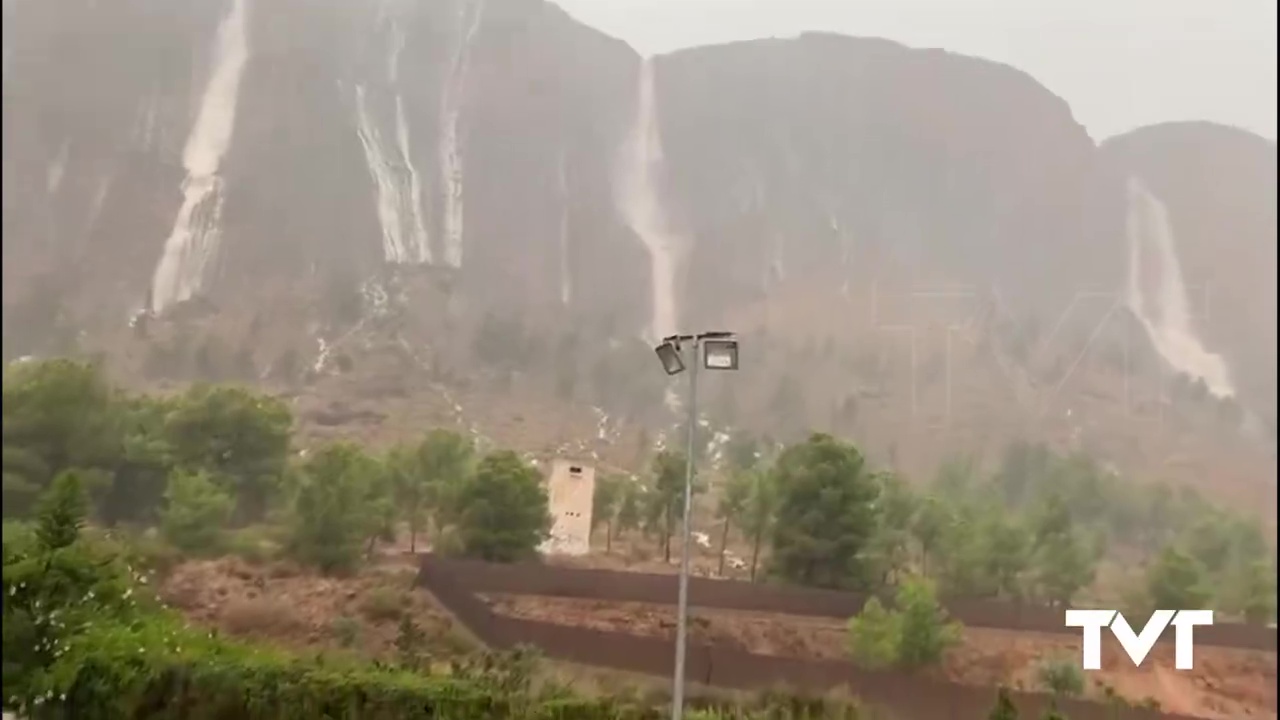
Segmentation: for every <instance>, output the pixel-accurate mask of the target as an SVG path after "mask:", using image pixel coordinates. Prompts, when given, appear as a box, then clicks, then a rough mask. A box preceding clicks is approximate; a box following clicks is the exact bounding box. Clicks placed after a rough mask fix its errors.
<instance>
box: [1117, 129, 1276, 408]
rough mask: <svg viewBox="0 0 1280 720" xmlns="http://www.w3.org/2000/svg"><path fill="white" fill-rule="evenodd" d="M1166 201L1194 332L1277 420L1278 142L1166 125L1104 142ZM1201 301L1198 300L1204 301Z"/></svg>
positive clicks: (1240, 133)
mask: <svg viewBox="0 0 1280 720" xmlns="http://www.w3.org/2000/svg"><path fill="white" fill-rule="evenodd" d="M1102 154H1103V155H1104V156H1105V157H1106V158H1107V160H1108V161H1109V162H1111V163H1112V164H1113V165H1114V166H1116V167H1119V168H1122V169H1123V170H1124V171H1125V172H1127V173H1129V174H1131V175H1133V176H1136V177H1138V178H1141V180H1142V181H1143V182H1144V183H1146V184H1147V185H1148V186H1149V187H1150V188H1151V190H1152V191H1153V192H1154V193H1155V194H1156V195H1158V196H1159V197H1160V198H1161V199H1162V200H1163V201H1164V204H1165V205H1166V206H1167V207H1168V212H1169V215H1170V218H1171V223H1170V224H1171V227H1172V230H1173V235H1174V237H1175V239H1176V247H1177V253H1178V258H1179V259H1180V261H1181V265H1182V273H1183V275H1184V277H1185V278H1186V279H1187V286H1188V289H1189V290H1190V291H1191V293H1190V294H1191V295H1192V296H1193V298H1194V300H1193V303H1192V304H1193V305H1195V306H1196V308H1195V310H1194V312H1195V314H1196V322H1195V326H1196V330H1197V332H1198V334H1199V335H1200V336H1202V337H1204V338H1205V339H1206V342H1207V343H1208V345H1209V346H1210V347H1211V348H1212V349H1214V350H1216V351H1217V352H1220V353H1223V354H1225V355H1226V356H1227V357H1228V358H1230V361H1231V362H1230V364H1231V370H1232V371H1233V375H1235V376H1236V377H1237V378H1238V389H1239V392H1240V394H1241V395H1242V396H1245V397H1248V398H1249V399H1250V401H1251V403H1252V404H1254V405H1256V406H1257V407H1258V408H1259V410H1260V411H1261V412H1262V413H1263V414H1264V416H1265V417H1267V418H1268V422H1269V423H1270V424H1271V427H1273V428H1274V426H1275V416H1276V415H1275V413H1276V405H1275V403H1276V391H1277V387H1276V319H1277V316H1276V293H1274V292H1272V291H1271V290H1272V288H1275V287H1276V144H1275V143H1274V142H1270V141H1268V140H1265V139H1263V138H1260V137H1258V136H1256V135H1254V134H1252V133H1249V132H1246V131H1244V130H1239V129H1237V128H1231V127H1226V126H1222V125H1216V124H1213V123H1205V122H1183V123H1166V124H1163V125H1155V126H1151V127H1145V128H1141V129H1138V130H1135V131H1133V132H1130V133H1126V134H1124V135H1121V136H1119V137H1115V138H1112V139H1110V140H1108V141H1107V142H1105V143H1103V144H1102ZM1196 301H1198V302H1196Z"/></svg>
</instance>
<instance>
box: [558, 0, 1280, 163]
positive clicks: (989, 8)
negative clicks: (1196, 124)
mask: <svg viewBox="0 0 1280 720" xmlns="http://www.w3.org/2000/svg"><path fill="white" fill-rule="evenodd" d="M555 2H557V3H558V4H559V5H561V6H562V7H564V8H565V9H566V10H568V11H569V12H570V13H571V14H573V15H574V16H575V17H577V18H578V19H580V20H582V21H583V22H585V23H587V24H589V25H592V26H594V27H597V28H599V29H600V30H603V31H604V32H606V33H609V34H610V35H613V36H615V37H619V38H622V39H623V40H625V41H627V42H628V43H630V44H631V45H632V46H633V47H634V48H636V50H638V51H640V52H642V53H645V54H653V53H662V52H667V51H670V50H674V49H677V48H681V47H688V46H692V45H706V44H712V43H721V42H729V41H733V40H744V39H749V38H758V37H787V36H792V35H795V34H797V33H799V32H801V31H806V30H827V31H832V32H839V33H844V34H847V35H865V36H878V37H886V38H890V39H892V40H897V41H898V42H901V43H904V44H906V45H911V46H915V47H940V48H945V49H947V50H954V51H956V52H961V53H965V54H967V55H977V56H981V57H985V58H990V59H992V60H998V61H1000V62H1005V63H1008V64H1010V65H1013V66H1015V67H1017V68H1020V69H1022V70H1025V71H1026V72H1028V73H1030V74H1031V75H1033V76H1035V78H1036V79H1037V80H1039V81H1040V82H1041V83H1042V84H1044V85H1045V86H1046V87H1048V88H1049V90H1051V91H1053V92H1054V93H1056V94H1057V95H1060V96H1062V97H1064V98H1065V99H1066V100H1067V102H1069V103H1070V104H1071V107H1072V110H1073V111H1074V112H1075V116H1076V119H1077V120H1079V121H1080V122H1081V123H1082V124H1084V125H1085V126H1086V127H1088V129H1089V132H1090V134H1092V135H1093V136H1094V138H1096V139H1102V138H1105V137H1108V136H1110V135H1114V134H1116V133H1121V132H1125V131H1127V130H1130V129H1132V128H1135V127H1138V126H1140V125H1148V124H1151V123H1157V122H1164V121H1169V120H1213V121H1215V122H1220V123H1226V124H1230V125H1237V126H1240V127H1243V128H1247V129H1249V130H1252V131H1253V132H1256V133H1258V134H1260V135H1263V136H1265V137H1268V138H1270V139H1272V140H1274V139H1275V138H1276V5H1277V0H555Z"/></svg>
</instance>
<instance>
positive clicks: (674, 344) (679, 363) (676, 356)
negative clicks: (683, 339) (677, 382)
mask: <svg viewBox="0 0 1280 720" xmlns="http://www.w3.org/2000/svg"><path fill="white" fill-rule="evenodd" d="M653 351H654V352H655V353H657V354H658V361H659V362H661V363H662V369H663V370H665V371H667V374H668V375H679V374H680V373H682V372H684V358H682V357H680V345H679V340H675V339H671V338H668V339H666V340H663V341H662V344H661V345H659V346H657V347H656V348H654V349H653Z"/></svg>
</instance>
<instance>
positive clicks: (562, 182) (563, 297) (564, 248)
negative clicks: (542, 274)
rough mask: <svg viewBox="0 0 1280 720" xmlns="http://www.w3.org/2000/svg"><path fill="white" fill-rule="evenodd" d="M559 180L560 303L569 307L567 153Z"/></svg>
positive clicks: (560, 167)
mask: <svg viewBox="0 0 1280 720" xmlns="http://www.w3.org/2000/svg"><path fill="white" fill-rule="evenodd" d="M557 180H558V181H559V186H558V187H559V191H560V247H559V251H560V303H561V304H563V305H568V304H569V301H570V300H571V299H572V297H573V277H572V275H571V273H570V267H569V168H568V159H567V158H566V157H565V153H564V152H563V151H562V152H561V153H560V164H559V166H558V173H557Z"/></svg>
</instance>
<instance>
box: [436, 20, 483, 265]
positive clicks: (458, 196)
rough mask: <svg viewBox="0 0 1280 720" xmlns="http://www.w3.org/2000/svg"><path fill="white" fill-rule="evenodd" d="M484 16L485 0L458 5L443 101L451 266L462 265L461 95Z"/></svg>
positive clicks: (444, 178) (442, 170)
mask: <svg viewBox="0 0 1280 720" xmlns="http://www.w3.org/2000/svg"><path fill="white" fill-rule="evenodd" d="M483 18H484V0H463V2H462V3H461V4H460V5H459V7H458V33H459V39H458V49H457V51H456V52H455V53H454V56H453V63H452V65H451V67H450V71H449V77H448V78H447V79H446V80H445V86H444V97H442V98H441V100H440V108H441V116H442V117H441V122H440V138H439V143H438V144H439V149H438V154H439V157H440V180H441V187H442V188H443V195H444V197H443V200H444V218H443V220H444V222H443V226H444V260H445V264H447V265H449V266H450V267H455V268H456V267H462V238H463V234H462V233H463V227H462V222H463V217H464V216H463V195H462V190H463V165H462V153H461V150H460V148H459V147H458V121H459V118H460V117H461V114H462V94H463V91H464V90H465V89H466V86H467V71H468V69H469V67H470V63H471V47H472V45H474V44H475V39H476V35H477V34H478V33H479V32H480V25H481V21H482V19H483Z"/></svg>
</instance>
